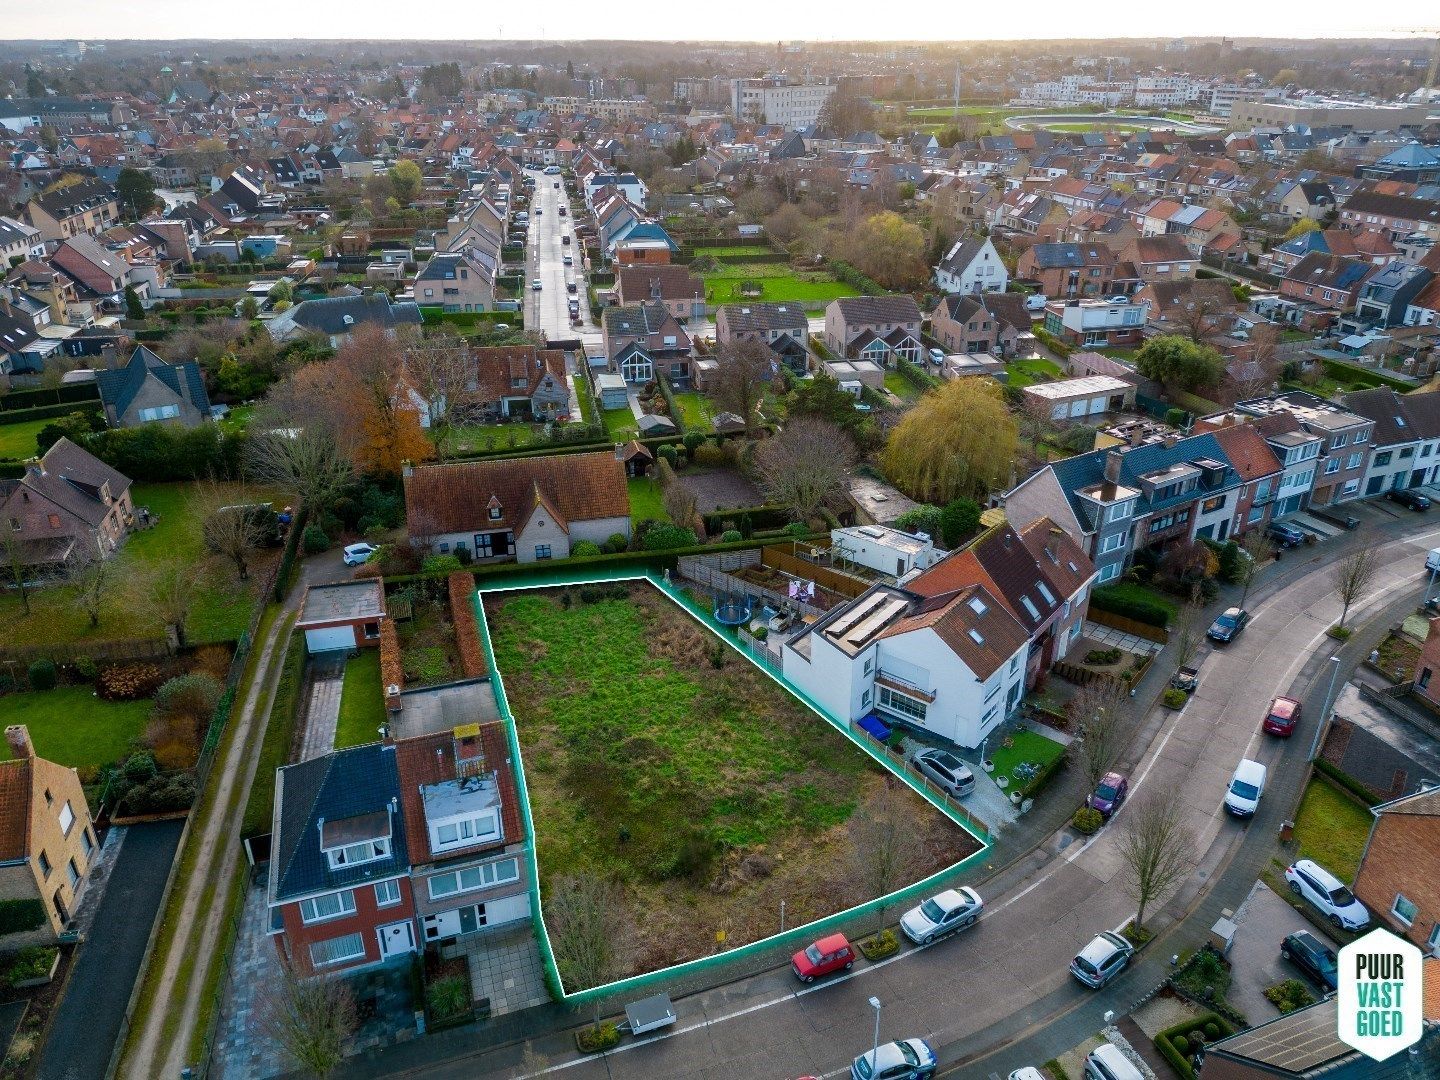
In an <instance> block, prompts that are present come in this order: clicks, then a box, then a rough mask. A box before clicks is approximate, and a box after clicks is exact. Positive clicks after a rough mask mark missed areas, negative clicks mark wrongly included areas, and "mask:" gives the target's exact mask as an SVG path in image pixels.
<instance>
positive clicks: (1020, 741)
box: [985, 731, 1065, 788]
mask: <svg viewBox="0 0 1440 1080" xmlns="http://www.w3.org/2000/svg"><path fill="white" fill-rule="evenodd" d="M1006 738H1008V739H1009V741H1010V742H1011V744H1012V745H1010V746H1005V745H1004V743H1005V739H1000V740H998V741H997V740H995V739H993V738H992V739H991V740H990V743H989V745H987V746H986V748H985V752H986V753H988V754H989V755H990V760H991V761H993V762H994V763H995V772H994V773H993V774H992V775H994V776H997V777H999V776H1008V777H1010V786H1011V787H1012V788H1013V787H1019V786H1020V785H1021V784H1023V783H1025V781H1024V780H1021V779H1018V778H1017V777H1016V776H1015V766H1016V765H1019V764H1020V763H1021V762H1023V761H1028V762H1030V763H1031V764H1033V765H1047V764H1049V763H1050V762H1052V761H1054V760H1055V759H1056V758H1058V757H1059V756H1060V755H1061V754H1063V753H1064V752H1065V747H1063V746H1062V745H1060V744H1059V743H1058V742H1056V741H1055V740H1054V739H1047V738H1046V737H1045V736H1044V735H1037V734H1036V733H1035V732H1033V731H1012V732H1011V733H1010V734H1009V735H1008V736H1006Z"/></svg>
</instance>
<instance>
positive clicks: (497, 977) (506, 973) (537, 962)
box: [440, 920, 550, 1017]
mask: <svg viewBox="0 0 1440 1080" xmlns="http://www.w3.org/2000/svg"><path fill="white" fill-rule="evenodd" d="M440 954H441V955H442V956H444V957H447V958H450V957H456V956H463V957H465V958H466V960H467V961H469V964H470V985H471V988H472V993H473V994H474V996H475V1000H476V1001H481V1000H484V999H487V998H488V999H489V1001H490V1015H491V1016H492V1017H493V1016H504V1015H505V1014H506V1013H512V1012H519V1011H520V1010H521V1009H529V1008H533V1007H534V1006H536V1005H544V1004H546V1003H547V1002H549V1000H550V994H549V991H547V990H546V989H545V967H544V964H543V962H542V961H541V959H540V942H539V941H538V940H537V939H536V937H535V934H534V931H532V930H531V928H530V923H529V921H528V920H527V921H526V922H523V923H520V924H518V925H517V926H514V927H503V928H500V929H497V930H494V931H492V932H490V933H481V934H468V935H466V936H465V937H461V938H457V939H456V940H455V941H454V942H453V943H452V944H449V945H445V946H442V947H441V950H440Z"/></svg>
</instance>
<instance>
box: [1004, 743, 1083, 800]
mask: <svg viewBox="0 0 1440 1080" xmlns="http://www.w3.org/2000/svg"><path fill="white" fill-rule="evenodd" d="M1069 756H1070V755H1069V754H1061V755H1060V756H1059V757H1054V758H1051V759H1050V760H1049V761H1047V762H1046V763H1045V764H1044V765H1042V766H1040V769H1039V771H1038V772H1036V773H1035V775H1034V776H1032V777H1031V778H1030V779H1029V780H1028V781H1027V782H1026V783H1025V784H1024V786H1022V787H1020V788H1018V789H1016V790H1017V793H1018V794H1019V796H1020V799H1021V801H1024V800H1025V799H1033V798H1034V797H1035V796H1036V795H1038V794H1040V790H1041V789H1042V788H1043V787H1044V786H1045V785H1046V784H1048V783H1050V781H1051V780H1052V779H1054V777H1055V774H1056V773H1057V772H1059V771H1060V770H1061V769H1063V768H1064V767H1065V765H1066V764H1067V761H1068V759H1069Z"/></svg>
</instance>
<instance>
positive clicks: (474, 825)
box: [431, 814, 500, 849]
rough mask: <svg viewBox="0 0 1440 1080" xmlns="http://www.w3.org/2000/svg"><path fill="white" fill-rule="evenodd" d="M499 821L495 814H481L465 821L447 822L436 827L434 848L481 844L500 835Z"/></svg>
mask: <svg viewBox="0 0 1440 1080" xmlns="http://www.w3.org/2000/svg"><path fill="white" fill-rule="evenodd" d="M497 822H498V819H497V818H496V816H495V815H494V814H480V815H478V816H476V817H473V818H465V819H464V820H463V821H452V822H447V823H446V824H444V825H437V826H436V827H435V842H434V843H433V844H432V845H431V847H432V848H435V849H439V848H444V847H453V846H455V845H457V844H472V843H480V842H483V841H485V840H489V839H491V838H492V837H498V836H499V835H500V829H499V825H498V824H497Z"/></svg>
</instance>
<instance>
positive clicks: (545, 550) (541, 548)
mask: <svg viewBox="0 0 1440 1080" xmlns="http://www.w3.org/2000/svg"><path fill="white" fill-rule="evenodd" d="M535 558H537V559H548V558H550V545H549V544H536V545H535Z"/></svg>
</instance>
